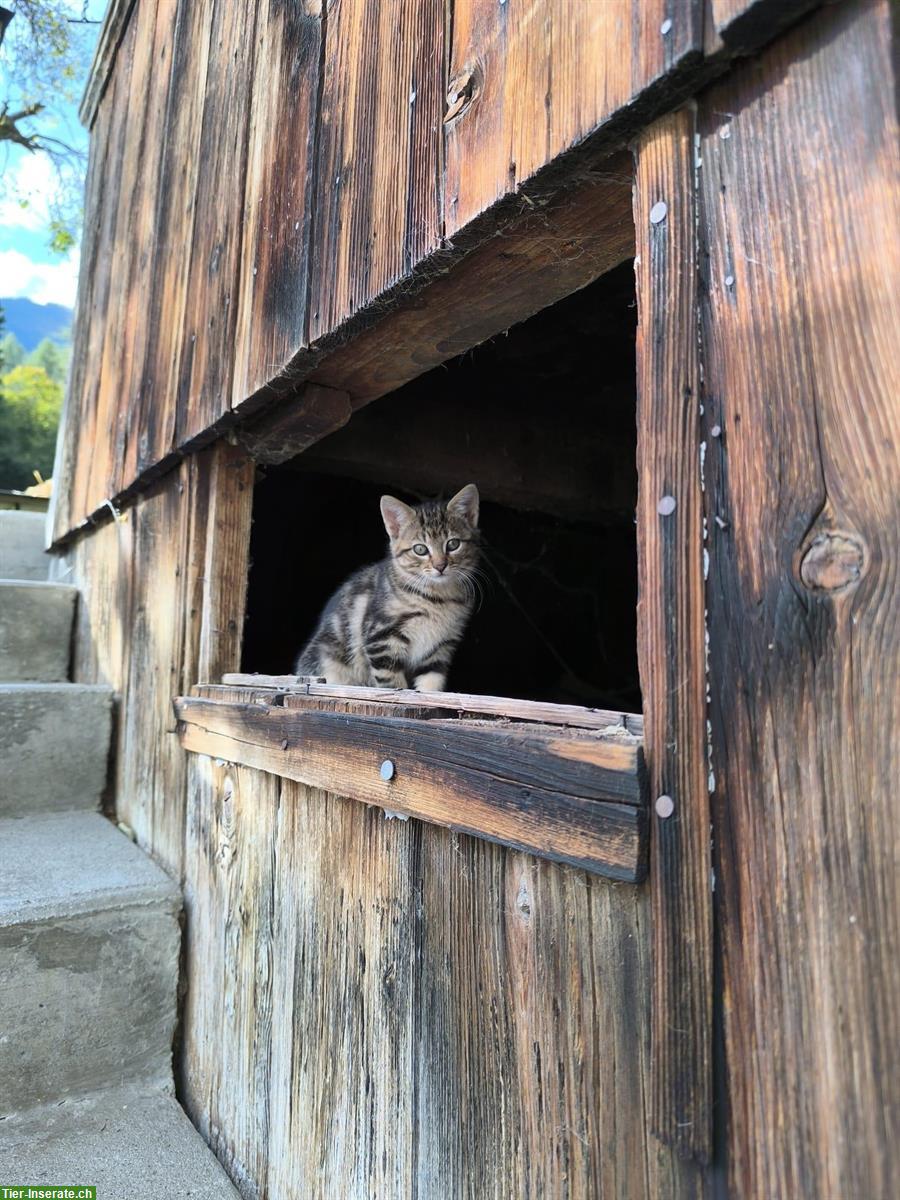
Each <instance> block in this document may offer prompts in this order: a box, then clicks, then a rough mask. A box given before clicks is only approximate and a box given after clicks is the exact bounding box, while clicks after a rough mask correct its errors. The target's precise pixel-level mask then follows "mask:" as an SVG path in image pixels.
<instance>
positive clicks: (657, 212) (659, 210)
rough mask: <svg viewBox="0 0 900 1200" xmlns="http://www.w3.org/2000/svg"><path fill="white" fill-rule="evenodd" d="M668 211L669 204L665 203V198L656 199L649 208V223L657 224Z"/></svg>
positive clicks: (663, 218)
mask: <svg viewBox="0 0 900 1200" xmlns="http://www.w3.org/2000/svg"><path fill="white" fill-rule="evenodd" d="M668 211H669V206H668V205H667V204H666V202H665V200H657V202H656V203H655V204H654V205H653V207H652V208H651V209H650V224H651V225H659V223H660V222H661V221H664V220H665V219H666V214H667V213H668Z"/></svg>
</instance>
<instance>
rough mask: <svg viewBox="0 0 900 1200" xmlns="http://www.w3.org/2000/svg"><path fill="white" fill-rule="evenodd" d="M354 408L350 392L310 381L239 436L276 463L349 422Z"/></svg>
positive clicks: (255, 454) (246, 446) (252, 452)
mask: <svg viewBox="0 0 900 1200" xmlns="http://www.w3.org/2000/svg"><path fill="white" fill-rule="evenodd" d="M352 412H353V406H352V405H351V403H350V397H349V396H348V395H347V393H346V392H339V391H336V390H335V389H334V388H328V387H323V386H322V385H321V384H316V383H307V384H305V385H304V386H303V387H302V388H301V389H300V393H299V394H298V395H297V396H294V397H292V398H291V399H290V400H287V401H285V402H284V403H282V404H280V405H279V406H278V407H277V408H276V409H275V410H274V411H269V412H266V413H265V414H264V415H263V416H262V417H261V418H260V419H259V420H258V421H254V422H253V423H252V424H251V425H249V426H247V428H245V429H241V430H240V431H239V433H238V440H239V441H240V443H241V445H242V446H243V447H244V449H245V450H246V451H247V453H248V454H250V455H251V456H252V457H253V458H255V459H256V461H257V462H259V463H266V464H267V465H269V466H274V465H276V464H278V463H283V462H286V461H287V460H288V459H289V458H294V457H296V455H298V454H302V453H303V451H304V450H307V449H308V448H309V447H310V446H312V445H314V444H315V443H316V442H318V441H319V440H320V439H321V438H323V437H326V436H327V435H328V434H329V433H334V432H335V430H337V429H340V428H341V427H342V426H344V425H346V424H347V422H348V421H349V420H350V416H351V414H352Z"/></svg>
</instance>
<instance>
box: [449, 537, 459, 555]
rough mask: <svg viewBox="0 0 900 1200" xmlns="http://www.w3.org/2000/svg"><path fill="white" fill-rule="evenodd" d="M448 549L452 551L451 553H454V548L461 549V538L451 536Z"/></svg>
mask: <svg viewBox="0 0 900 1200" xmlns="http://www.w3.org/2000/svg"><path fill="white" fill-rule="evenodd" d="M447 549H448V550H449V551H450V553H451V554H452V553H453V551H454V550H458V549H459V538H451V539H450V541H449V542H448V543H447Z"/></svg>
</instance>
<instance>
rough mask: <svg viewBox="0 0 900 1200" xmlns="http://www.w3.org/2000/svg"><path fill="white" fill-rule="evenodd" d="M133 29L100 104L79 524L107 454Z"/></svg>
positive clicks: (76, 494) (75, 486) (73, 514)
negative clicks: (102, 411)
mask: <svg viewBox="0 0 900 1200" xmlns="http://www.w3.org/2000/svg"><path fill="white" fill-rule="evenodd" d="M135 29H136V26H135V25H134V24H133V23H129V25H128V28H127V30H126V33H125V37H124V40H123V42H122V45H121V47H120V48H119V53H118V55H117V58H116V69H115V71H114V73H113V80H112V83H111V85H110V87H109V88H108V90H107V93H106V96H105V98H104V107H105V106H107V105H108V106H109V112H110V118H109V133H108V136H107V142H106V153H105V156H104V164H103V191H102V200H101V202H100V203H101V220H100V224H99V228H98V231H97V240H96V242H95V245H94V254H95V259H96V263H97V266H96V269H95V273H94V280H93V287H92V289H91V307H90V318H89V324H88V337H87V345H86V348H85V364H86V367H85V374H84V380H85V383H84V388H83V391H82V401H81V405H80V408H79V428H78V435H77V436H78V453H77V455H76V458H75V465H74V472H73V476H72V482H71V488H70V494H71V501H70V519H71V520H72V521H73V522H77V523H79V524H80V523H81V521H82V520H83V519H84V517H85V516H86V515H87V513H88V512H89V508H88V493H89V488H90V480H91V471H92V463H93V451H94V448H95V446H96V447H98V450H99V453H100V454H101V455H103V454H105V453H108V446H107V441H108V438H109V426H108V424H107V425H106V426H104V425H103V424H100V423H98V416H97V406H98V391H99V379H100V372H101V369H102V358H103V352H104V342H105V339H106V338H107V336H109V329H108V327H107V314H108V312H109V307H110V302H111V300H110V298H111V294H112V293H113V286H114V282H115V271H116V266H117V258H116V227H117V216H118V209H119V195H120V190H121V182H122V163H123V158H124V153H125V143H126V139H127V131H128V129H127V127H128V102H129V91H130V86H131V68H132V61H133V58H134V33H135Z"/></svg>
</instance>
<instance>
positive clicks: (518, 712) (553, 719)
mask: <svg viewBox="0 0 900 1200" xmlns="http://www.w3.org/2000/svg"><path fill="white" fill-rule="evenodd" d="M222 683H223V684H226V685H228V686H230V687H252V688H273V689H274V690H275V691H279V692H285V693H291V692H292V691H293V692H297V693H299V694H301V695H304V696H322V697H328V696H331V697H334V698H336V699H345V700H351V701H352V700H360V701H369V702H377V703H383V704H399V705H413V706H415V707H420V708H434V709H440V710H441V711H446V712H456V713H459V714H463V713H466V714H470V715H474V716H486V717H508V718H510V719H511V720H514V721H537V722H542V723H544V724H548V725H573V726H576V727H579V728H582V729H610V728H615V727H618V728H621V729H624V730H626V731H627V732H628V733H632V734H635V735H636V736H637V737H640V736H641V734H642V733H643V729H644V724H643V719H642V718H641V717H640V716H638V715H637V714H635V713H621V712H613V711H612V710H609V709H603V708H581V707H580V706H579V705H577V704H545V703H544V702H543V701H540V700H510V699H507V698H506V697H503V696H473V695H467V694H465V693H462V692H416V691H409V690H405V689H403V688H396V689H395V688H364V687H338V686H336V685H334V684H327V683H311V682H309V681H308V679H307V677H306V676H297V675H246V674H242V673H225V674H224V675H223V676H222Z"/></svg>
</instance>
